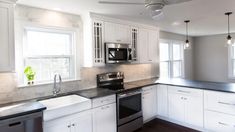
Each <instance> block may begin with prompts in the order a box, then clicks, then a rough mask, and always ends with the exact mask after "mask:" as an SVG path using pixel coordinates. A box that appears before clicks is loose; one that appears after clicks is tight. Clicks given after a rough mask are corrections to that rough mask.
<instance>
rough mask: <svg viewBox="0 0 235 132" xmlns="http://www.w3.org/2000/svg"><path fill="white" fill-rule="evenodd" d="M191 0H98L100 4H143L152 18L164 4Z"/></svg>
mask: <svg viewBox="0 0 235 132" xmlns="http://www.w3.org/2000/svg"><path fill="white" fill-rule="evenodd" d="M189 1H192V0H144V2H118V1H99V3H100V4H115V5H144V6H145V8H146V9H147V10H148V11H150V12H151V13H150V14H151V16H152V18H153V19H155V18H157V17H158V16H159V15H161V14H162V9H163V8H164V6H168V5H173V4H179V3H184V2H189Z"/></svg>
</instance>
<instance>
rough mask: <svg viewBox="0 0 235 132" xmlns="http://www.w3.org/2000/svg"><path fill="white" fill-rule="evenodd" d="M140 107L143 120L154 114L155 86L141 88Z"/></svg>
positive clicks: (147, 119)
mask: <svg viewBox="0 0 235 132" xmlns="http://www.w3.org/2000/svg"><path fill="white" fill-rule="evenodd" d="M142 98H143V99H142V109H143V118H144V121H145V122H146V121H149V120H151V119H153V118H154V117H155V116H156V88H155V86H150V87H145V88H143V97H142Z"/></svg>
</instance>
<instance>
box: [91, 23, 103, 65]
mask: <svg viewBox="0 0 235 132" xmlns="http://www.w3.org/2000/svg"><path fill="white" fill-rule="evenodd" d="M92 34H93V47H94V48H93V50H94V52H93V53H94V58H93V59H94V65H95V66H100V65H103V64H104V62H105V61H104V59H105V57H104V52H105V51H104V37H103V36H104V22H103V21H99V20H93V32H92Z"/></svg>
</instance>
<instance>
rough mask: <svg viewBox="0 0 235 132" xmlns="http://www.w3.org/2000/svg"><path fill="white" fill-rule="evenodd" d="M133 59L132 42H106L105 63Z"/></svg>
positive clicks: (123, 61)
mask: <svg viewBox="0 0 235 132" xmlns="http://www.w3.org/2000/svg"><path fill="white" fill-rule="evenodd" d="M131 61H132V51H131V45H130V44H120V43H105V63H107V64H115V63H129V62H131Z"/></svg>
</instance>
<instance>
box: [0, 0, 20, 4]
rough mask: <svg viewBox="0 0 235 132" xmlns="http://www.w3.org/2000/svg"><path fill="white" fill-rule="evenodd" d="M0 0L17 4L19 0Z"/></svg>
mask: <svg viewBox="0 0 235 132" xmlns="http://www.w3.org/2000/svg"><path fill="white" fill-rule="evenodd" d="M0 2H5V3H10V4H15V3H16V2H17V0H0Z"/></svg>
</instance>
